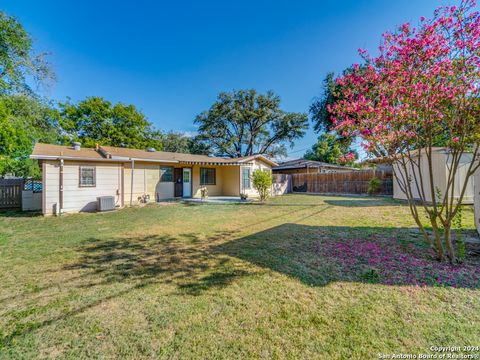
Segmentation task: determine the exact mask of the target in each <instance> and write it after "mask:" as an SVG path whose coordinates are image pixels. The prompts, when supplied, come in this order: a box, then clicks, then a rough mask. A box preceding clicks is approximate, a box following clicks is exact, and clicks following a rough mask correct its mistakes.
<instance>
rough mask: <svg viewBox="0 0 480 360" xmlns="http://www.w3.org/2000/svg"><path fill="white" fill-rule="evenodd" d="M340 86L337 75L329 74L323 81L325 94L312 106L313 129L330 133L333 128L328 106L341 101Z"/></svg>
mask: <svg viewBox="0 0 480 360" xmlns="http://www.w3.org/2000/svg"><path fill="white" fill-rule="evenodd" d="M339 94H340V91H339V85H338V84H337V82H336V81H335V74H334V73H333V72H329V73H328V74H327V75H326V76H325V79H323V93H322V95H321V96H319V97H316V98H315V99H314V100H313V102H312V104H311V105H310V108H309V112H310V116H311V118H312V122H313V129H314V130H315V131H316V132H318V133H320V132H329V131H330V129H331V127H332V126H333V123H332V119H331V114H330V113H329V112H328V109H327V106H329V105H330V106H333V104H335V102H337V101H338V100H339Z"/></svg>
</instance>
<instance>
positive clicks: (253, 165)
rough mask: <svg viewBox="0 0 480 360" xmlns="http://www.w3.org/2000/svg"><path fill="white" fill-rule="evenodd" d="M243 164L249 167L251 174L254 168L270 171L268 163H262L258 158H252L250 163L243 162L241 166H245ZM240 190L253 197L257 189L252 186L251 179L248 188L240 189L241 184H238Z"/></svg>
mask: <svg viewBox="0 0 480 360" xmlns="http://www.w3.org/2000/svg"><path fill="white" fill-rule="evenodd" d="M245 166H248V167H250V169H251V174H252V175H253V172H254V171H255V170H267V171H272V167H271V166H270V165H268V164H266V163H264V162H263V161H260V160H254V161H253V162H252V163H250V164H245V165H244V166H242V167H245ZM240 175H241V171H240ZM240 181H241V179H240ZM240 184H241V183H240ZM240 192H242V193H245V194H247V195H248V196H249V197H253V198H255V197H258V191H257V190H255V189H254V188H253V181H251V187H250V189H242V188H241V186H240Z"/></svg>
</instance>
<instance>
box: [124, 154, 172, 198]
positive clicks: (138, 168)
mask: <svg viewBox="0 0 480 360" xmlns="http://www.w3.org/2000/svg"><path fill="white" fill-rule="evenodd" d="M160 167H172V168H173V167H174V166H173V164H172V163H145V162H137V161H136V162H135V164H134V169H133V194H132V191H131V189H132V164H131V163H125V177H124V178H125V185H124V191H125V205H130V199H131V200H132V204H133V205H135V204H138V203H140V200H142V198H143V196H144V195H149V196H150V201H160V200H167V199H172V198H173V197H174V183H173V182H160ZM131 194H132V196H131Z"/></svg>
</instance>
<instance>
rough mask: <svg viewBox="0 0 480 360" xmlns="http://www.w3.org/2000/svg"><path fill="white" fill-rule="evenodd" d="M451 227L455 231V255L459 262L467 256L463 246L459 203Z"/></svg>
mask: <svg viewBox="0 0 480 360" xmlns="http://www.w3.org/2000/svg"><path fill="white" fill-rule="evenodd" d="M452 225H453V228H454V229H455V230H456V231H455V242H456V245H457V257H458V260H459V261H460V262H463V261H464V260H465V258H466V256H467V250H466V248H465V241H463V237H462V230H463V207H462V206H461V205H460V206H459V207H458V209H457V213H456V214H455V216H454V217H453V220H452Z"/></svg>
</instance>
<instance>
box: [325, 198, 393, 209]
mask: <svg viewBox="0 0 480 360" xmlns="http://www.w3.org/2000/svg"><path fill="white" fill-rule="evenodd" d="M325 203H327V204H330V205H332V206H345V207H372V206H373V207H378V206H400V205H402V204H401V203H400V202H399V201H397V200H394V199H392V198H378V197H377V198H375V197H372V198H369V197H364V198H358V199H352V198H350V199H326V200H325Z"/></svg>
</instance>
